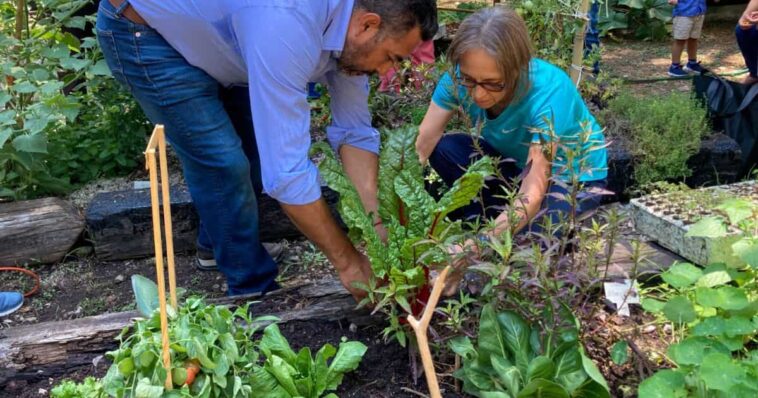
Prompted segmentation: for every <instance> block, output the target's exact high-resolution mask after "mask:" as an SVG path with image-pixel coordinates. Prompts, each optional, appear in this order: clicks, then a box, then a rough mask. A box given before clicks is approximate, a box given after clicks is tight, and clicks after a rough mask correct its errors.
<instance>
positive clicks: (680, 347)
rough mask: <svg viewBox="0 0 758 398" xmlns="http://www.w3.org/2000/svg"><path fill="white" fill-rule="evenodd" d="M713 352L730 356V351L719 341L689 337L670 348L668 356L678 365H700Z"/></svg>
mask: <svg viewBox="0 0 758 398" xmlns="http://www.w3.org/2000/svg"><path fill="white" fill-rule="evenodd" d="M711 352H721V353H724V354H729V349H728V348H726V347H725V346H724V345H723V344H721V343H719V342H718V341H715V340H711V339H707V338H705V337H688V338H686V339H684V340H682V341H681V342H679V343H677V344H672V345H671V346H669V349H668V355H669V357H671V359H672V360H673V361H674V362H676V364H677V365H679V366H682V365H700V364H701V363H702V362H703V357H704V356H705V355H707V354H709V353H711Z"/></svg>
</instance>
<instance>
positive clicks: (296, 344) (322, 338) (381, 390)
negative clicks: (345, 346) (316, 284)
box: [0, 322, 462, 398]
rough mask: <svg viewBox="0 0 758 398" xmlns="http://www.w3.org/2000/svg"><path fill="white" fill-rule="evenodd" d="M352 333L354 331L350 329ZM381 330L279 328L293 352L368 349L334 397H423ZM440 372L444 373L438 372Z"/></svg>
mask: <svg viewBox="0 0 758 398" xmlns="http://www.w3.org/2000/svg"><path fill="white" fill-rule="evenodd" d="M354 330H355V329H354ZM380 332H381V329H379V328H377V327H368V328H364V329H357V330H355V331H354V332H352V331H351V330H350V326H349V325H347V324H341V323H338V322H326V323H324V322H292V323H288V324H286V325H284V326H283V327H282V333H283V334H284V335H285V336H286V337H287V339H288V340H289V341H290V343H291V344H292V348H293V349H295V350H296V351H297V350H299V349H300V348H301V347H305V346H308V347H311V349H313V350H314V351H315V350H317V349H318V348H319V347H321V346H322V345H324V344H326V343H330V344H332V345H334V346H337V345H338V344H339V342H340V340H341V339H342V338H343V337H346V338H348V339H350V340H359V341H361V342H363V343H364V344H366V345H367V346H368V351H367V352H366V354H365V356H364V357H363V361H362V362H361V365H360V367H359V368H358V369H357V370H356V371H355V372H354V373H352V374H350V375H348V376H346V377H345V379H344V381H343V383H342V385H341V386H340V388H339V390H338V391H337V394H338V395H339V396H340V397H342V398H350V397H355V398H358V397H360V398H365V397H371V398H395V397H397V398H401V397H402V398H411V397H416V396H419V395H417V394H415V393H414V391H415V392H418V393H421V394H427V389H426V382H425V380H424V378H423V377H421V378H420V379H419V381H418V383H414V382H413V380H411V375H410V374H411V370H410V365H409V360H408V350H407V349H404V348H402V347H400V345H398V344H397V343H395V342H390V343H386V344H385V343H383V342H382V340H381V338H380V337H379V336H380ZM108 366H109V364H108V363H106V361H101V363H99V364H98V366H97V367H94V366H88V367H83V368H80V369H77V370H74V371H72V372H69V373H68V374H66V375H63V376H60V377H56V378H46V379H43V380H37V381H33V382H17V383H13V384H9V385H7V386H6V387H5V390H3V391H0V397H18V398H39V397H46V396H48V394H49V391H50V389H52V388H53V387H54V386H55V385H57V384H58V383H60V382H61V381H62V380H64V379H73V380H77V381H81V380H83V379H84V378H85V377H87V376H96V377H102V376H104V375H105V372H106V371H107V368H108ZM438 371H440V373H446V372H445V370H444V369H439V370H438ZM452 382H453V380H452V379H451V378H449V377H448V378H440V383H441V385H440V388H441V389H442V393H443V395H444V396H445V397H446V398H448V397H450V398H456V397H462V395H459V394H456V393H455V392H454V390H453V386H452Z"/></svg>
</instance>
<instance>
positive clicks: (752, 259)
mask: <svg viewBox="0 0 758 398" xmlns="http://www.w3.org/2000/svg"><path fill="white" fill-rule="evenodd" d="M732 250H733V251H734V255H735V256H737V257H739V258H740V260H742V261H744V262H745V263H746V264H748V265H750V266H751V267H753V268H758V238H756V237H749V238H748V237H745V238H742V239H740V240H738V241H737V242H734V244H732Z"/></svg>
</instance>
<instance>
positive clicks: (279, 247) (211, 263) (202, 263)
mask: <svg viewBox="0 0 758 398" xmlns="http://www.w3.org/2000/svg"><path fill="white" fill-rule="evenodd" d="M263 248H264V249H266V251H267V252H268V254H269V255H270V256H271V258H273V259H274V262H279V260H281V259H282V256H283V254H284V243H276V242H263ZM196 265H197V268H198V269H199V270H201V271H217V270H218V264H217V263H216V257H214V256H213V251H211V250H205V249H202V248H200V247H198V248H197V264H196Z"/></svg>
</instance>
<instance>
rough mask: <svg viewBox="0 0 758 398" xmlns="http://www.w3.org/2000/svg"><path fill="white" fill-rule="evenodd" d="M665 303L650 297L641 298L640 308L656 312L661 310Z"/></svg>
mask: <svg viewBox="0 0 758 398" xmlns="http://www.w3.org/2000/svg"><path fill="white" fill-rule="evenodd" d="M665 305H666V303H664V302H663V301H659V300H656V299H651V298H643V299H642V309H644V310H645V311H647V312H652V313H654V314H655V313H658V312H661V311H663V307H664V306H665Z"/></svg>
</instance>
